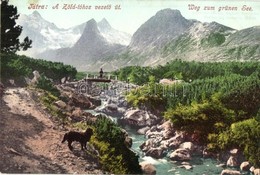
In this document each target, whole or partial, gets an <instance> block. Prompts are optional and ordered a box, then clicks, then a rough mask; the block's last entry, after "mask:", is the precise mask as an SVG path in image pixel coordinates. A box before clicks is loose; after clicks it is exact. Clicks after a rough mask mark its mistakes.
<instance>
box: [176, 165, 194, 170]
mask: <svg viewBox="0 0 260 175" xmlns="http://www.w3.org/2000/svg"><path fill="white" fill-rule="evenodd" d="M178 167H179V168H185V169H186V170H190V169H192V168H193V167H192V166H191V165H180V166H178Z"/></svg>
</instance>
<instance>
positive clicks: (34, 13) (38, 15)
mask: <svg viewBox="0 0 260 175" xmlns="http://www.w3.org/2000/svg"><path fill="white" fill-rule="evenodd" d="M31 16H33V17H35V18H42V16H41V14H40V13H39V12H38V11H36V10H35V11H33V13H32V14H31Z"/></svg>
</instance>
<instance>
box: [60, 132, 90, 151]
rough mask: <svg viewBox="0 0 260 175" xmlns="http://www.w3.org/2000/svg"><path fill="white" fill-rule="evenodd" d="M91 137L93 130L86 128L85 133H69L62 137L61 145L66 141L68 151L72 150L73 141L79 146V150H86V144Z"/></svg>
mask: <svg viewBox="0 0 260 175" xmlns="http://www.w3.org/2000/svg"><path fill="white" fill-rule="evenodd" d="M92 135H93V130H92V129H91V128H88V129H87V130H86V131H85V132H76V131H70V132H67V133H66V134H65V135H64V137H63V140H62V142H61V143H64V142H65V141H66V140H67V141H68V146H69V149H70V150H73V147H72V146H71V143H72V142H73V141H78V142H80V144H81V150H83V149H84V148H85V149H87V148H86V144H87V142H88V141H89V140H90V138H91V136H92Z"/></svg>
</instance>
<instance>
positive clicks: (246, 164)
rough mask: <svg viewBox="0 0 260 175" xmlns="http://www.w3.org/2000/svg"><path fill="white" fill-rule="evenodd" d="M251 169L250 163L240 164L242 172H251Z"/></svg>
mask: <svg viewBox="0 0 260 175" xmlns="http://www.w3.org/2000/svg"><path fill="white" fill-rule="evenodd" d="M249 169H250V163H249V162H248V161H246V162H242V163H241V164H240V170H241V171H249Z"/></svg>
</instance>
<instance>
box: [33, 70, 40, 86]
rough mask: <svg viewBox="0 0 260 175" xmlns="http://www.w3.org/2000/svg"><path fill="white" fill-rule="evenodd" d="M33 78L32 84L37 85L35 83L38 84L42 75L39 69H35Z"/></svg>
mask: <svg viewBox="0 0 260 175" xmlns="http://www.w3.org/2000/svg"><path fill="white" fill-rule="evenodd" d="M33 76H34V77H33V79H32V80H31V84H32V85H35V84H37V83H38V81H39V78H40V77H41V75H40V73H39V72H38V71H37V70H35V71H33Z"/></svg>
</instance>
